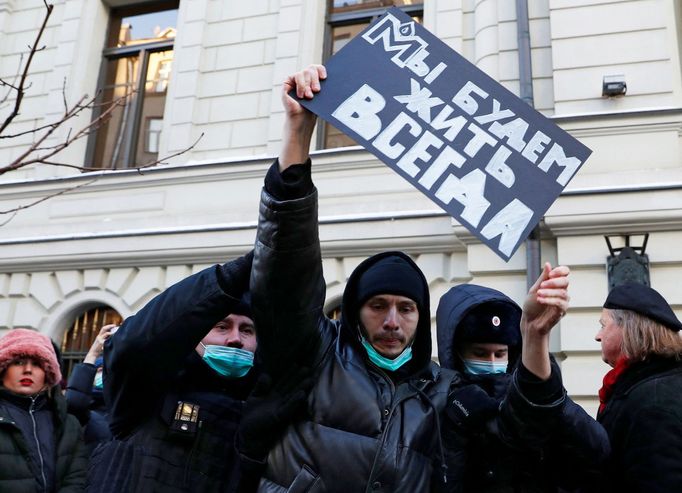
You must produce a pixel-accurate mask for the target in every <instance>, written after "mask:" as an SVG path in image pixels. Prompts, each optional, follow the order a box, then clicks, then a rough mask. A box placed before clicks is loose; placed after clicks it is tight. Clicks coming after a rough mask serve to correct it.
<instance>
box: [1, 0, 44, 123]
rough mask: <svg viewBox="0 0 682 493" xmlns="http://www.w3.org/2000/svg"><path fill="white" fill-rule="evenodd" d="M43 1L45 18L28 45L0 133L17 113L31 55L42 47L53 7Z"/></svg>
mask: <svg viewBox="0 0 682 493" xmlns="http://www.w3.org/2000/svg"><path fill="white" fill-rule="evenodd" d="M43 3H44V4H45V8H46V9H47V11H46V13H45V18H44V19H43V24H42V25H41V26H40V30H39V31H38V35H37V36H36V39H35V41H34V43H33V45H32V46H31V47H30V48H31V51H30V53H29V55H28V59H27V60H26V65H24V71H23V72H22V74H21V79H20V80H19V85H18V86H17V87H14V89H15V91H16V93H17V97H16V99H15V100H14V109H13V110H12V112H11V113H10V114H9V115H8V116H7V118H5V121H4V122H3V123H2V125H0V134H1V133H2V132H3V131H4V130H5V129H6V128H7V126H8V125H9V124H10V123H12V120H14V118H15V117H16V116H17V115H18V114H19V108H20V107H21V101H22V100H23V99H24V92H25V90H26V89H25V87H24V85H25V84H26V77H28V70H29V68H30V67H31V62H32V61H33V57H34V56H35V54H36V53H37V52H38V51H41V50H42V49H44V47H43V48H38V44H39V43H40V38H42V36H43V33H44V32H45V26H46V25H47V21H48V19H49V18H50V15H52V10H53V9H54V5H51V4H48V3H47V1H45V0H43Z"/></svg>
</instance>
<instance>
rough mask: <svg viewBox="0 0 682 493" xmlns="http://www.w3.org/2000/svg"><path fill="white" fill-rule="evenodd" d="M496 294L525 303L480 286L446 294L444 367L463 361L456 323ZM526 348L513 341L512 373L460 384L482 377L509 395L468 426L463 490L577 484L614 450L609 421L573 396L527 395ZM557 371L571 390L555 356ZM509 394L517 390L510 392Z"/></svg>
mask: <svg viewBox="0 0 682 493" xmlns="http://www.w3.org/2000/svg"><path fill="white" fill-rule="evenodd" d="M491 301H496V302H503V303H505V304H509V305H510V306H513V307H516V309H518V310H519V312H520V310H521V309H520V308H519V307H518V305H516V303H514V302H513V301H512V300H511V299H510V298H509V297H507V296H505V295H504V294H503V293H501V292H499V291H496V290H493V289H490V288H485V287H482V286H476V285H462V286H458V287H457V290H456V291H450V292H448V293H446V294H445V295H443V297H442V298H441V300H440V303H439V306H438V311H437V315H436V326H437V334H438V357H439V360H440V363H441V365H442V366H443V367H445V368H454V369H459V368H460V367H461V362H460V361H459V360H458V358H457V357H456V356H455V350H454V348H455V338H456V329H457V326H458V325H459V323H460V322H461V320H462V319H463V318H464V317H465V316H466V315H467V313H469V312H470V311H471V310H472V309H473V308H475V307H477V306H479V305H480V304H482V303H487V302H491ZM492 315H495V314H493V313H491V316H492ZM515 329H516V330H517V331H518V330H519V328H518V327H515ZM517 336H518V337H516V338H515V339H516V340H518V341H521V337H520V333H519V334H517ZM520 355H521V346H520V344H518V345H516V346H511V347H509V367H508V370H507V374H497V375H495V374H491V375H470V374H463V376H462V381H461V382H460V384H461V385H467V384H476V385H478V386H479V387H481V388H483V389H484V390H485V391H486V393H487V394H488V395H489V396H490V397H492V398H493V399H495V400H496V401H497V402H498V403H503V405H502V409H501V411H500V412H499V413H498V414H497V415H496V416H495V417H493V418H491V419H489V420H488V421H486V422H485V423H481V424H477V426H476V427H474V428H473V429H467V430H462V434H464V435H465V437H464V441H463V445H464V446H465V447H466V468H465V469H464V478H463V486H462V489H461V491H463V492H464V493H470V492H476V493H484V492H485V493H493V492H494V493H498V492H499V493H502V492H504V493H512V492H513V493H517V492H556V491H559V488H566V489H573V488H576V487H577V486H578V485H580V484H581V482H584V481H588V482H589V481H592V480H593V479H594V474H595V471H596V469H597V467H598V466H599V464H602V463H603V462H604V461H605V460H606V458H607V457H608V453H609V443H608V438H607V436H606V433H605V431H604V429H603V428H602V427H601V425H599V424H598V423H597V422H596V421H595V420H594V419H592V418H591V417H590V416H589V415H588V414H587V413H586V412H585V411H584V410H583V409H582V408H581V407H580V406H578V405H577V404H575V403H574V402H573V401H572V400H571V399H570V398H568V397H564V398H562V399H558V400H556V402H554V403H547V404H546V405H545V406H538V405H533V404H532V403H530V402H524V399H523V397H522V395H523V392H520V391H519V388H520V384H519V375H518V372H519V370H517V371H516V372H514V370H515V368H517V362H518V360H519V359H520ZM526 373H529V372H527V371H526ZM552 373H553V377H554V378H556V381H557V385H558V387H559V389H560V390H559V395H561V396H565V391H563V389H562V388H561V380H560V370H559V367H558V365H557V364H556V363H555V362H554V360H552ZM510 394H516V397H512V398H511V400H510V398H509V395H510ZM514 403H515V404H514ZM510 404H514V405H510ZM531 413H533V414H531ZM453 491H460V490H457V489H454V490H453Z"/></svg>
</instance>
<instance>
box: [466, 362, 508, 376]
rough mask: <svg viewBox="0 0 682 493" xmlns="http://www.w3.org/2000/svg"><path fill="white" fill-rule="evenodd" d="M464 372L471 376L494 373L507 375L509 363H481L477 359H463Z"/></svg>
mask: <svg viewBox="0 0 682 493" xmlns="http://www.w3.org/2000/svg"><path fill="white" fill-rule="evenodd" d="M462 361H463V362H464V371H465V372H466V373H469V374H470V375H489V374H492V373H507V366H508V365H509V362H508V361H481V360H477V359H463V360H462Z"/></svg>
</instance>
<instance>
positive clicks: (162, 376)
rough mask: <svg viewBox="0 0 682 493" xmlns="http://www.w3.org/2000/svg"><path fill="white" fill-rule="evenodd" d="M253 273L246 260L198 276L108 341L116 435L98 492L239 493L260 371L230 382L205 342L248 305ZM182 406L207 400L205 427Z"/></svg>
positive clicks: (93, 476)
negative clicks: (182, 415)
mask: <svg viewBox="0 0 682 493" xmlns="http://www.w3.org/2000/svg"><path fill="white" fill-rule="evenodd" d="M249 271H250V262H247V261H245V259H244V258H241V259H238V260H236V261H233V262H229V263H227V264H225V265H223V266H214V267H210V268H208V269H205V270H203V271H201V272H199V273H197V274H195V275H193V276H190V277H188V278H187V279H184V280H183V281H180V282H179V283H177V284H175V285H174V286H171V287H170V288H168V289H167V290H166V291H164V292H163V293H161V294H160V295H158V296H157V297H156V298H154V299H153V300H152V301H151V302H149V303H148V304H147V305H146V306H145V307H144V308H143V309H142V310H140V311H139V312H138V313H137V314H136V315H135V316H134V317H130V318H128V319H126V321H125V322H124V324H123V325H121V327H120V328H119V330H118V331H117V332H116V333H115V334H114V335H113V336H112V337H111V338H109V340H108V341H107V342H106V344H105V347H104V356H105V357H104V362H105V363H104V367H105V368H104V371H105V376H104V394H105V398H106V400H107V404H108V406H109V409H110V423H111V430H112V432H113V434H114V437H115V439H114V440H113V441H111V442H106V443H104V444H102V445H100V446H99V447H98V448H97V449H96V450H95V452H94V454H93V457H92V459H91V467H90V472H89V475H88V488H89V491H93V492H104V491H106V492H112V493H113V492H155V491H159V492H161V491H163V492H190V491H191V492H194V491H201V492H221V493H225V492H230V491H233V488H235V486H236V484H237V481H238V468H239V461H238V456H237V453H236V450H235V448H234V435H235V433H236V430H237V426H238V424H239V421H240V419H241V414H242V409H243V403H244V400H245V399H246V397H247V396H248V393H249V392H250V390H251V388H252V386H253V383H254V379H255V378H256V375H255V374H256V371H255V370H252V371H251V372H249V373H248V374H247V375H246V376H245V377H243V378H240V379H226V378H222V377H220V376H219V375H218V374H217V373H215V372H214V371H213V370H212V369H211V368H210V367H209V366H208V365H207V364H205V363H204V361H203V360H202V359H201V358H200V357H199V355H198V354H197V353H196V351H195V347H196V346H197V344H198V343H199V341H200V340H201V339H202V338H203V337H204V336H205V335H206V334H207V333H208V331H209V330H210V329H211V328H212V327H213V326H214V325H215V324H216V323H217V322H219V321H220V320H222V319H223V318H225V317H226V316H227V315H228V314H230V313H231V312H232V311H233V310H234V308H235V306H237V305H238V304H239V303H240V301H239V297H240V296H241V294H242V293H243V292H244V290H245V289H246V288H247V287H248V278H249ZM180 402H182V403H185V405H186V406H192V405H193V406H196V405H198V406H199V407H198V416H197V423H196V424H197V427H196V430H192V429H191V427H187V429H186V430H183V429H182V428H180V426H182V422H180V421H174V418H175V416H176V411H177V410H178V409H179V403H180ZM186 409H188V408H186ZM195 409H196V408H195ZM174 423H175V425H177V427H176V426H174Z"/></svg>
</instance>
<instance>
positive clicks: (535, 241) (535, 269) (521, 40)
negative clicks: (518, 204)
mask: <svg viewBox="0 0 682 493" xmlns="http://www.w3.org/2000/svg"><path fill="white" fill-rule="evenodd" d="M516 40H517V44H518V50H519V97H521V99H522V100H523V101H525V102H526V103H528V104H529V105H530V106H531V107H535V103H534V101H533V69H532V67H531V63H530V27H529V22H528V0H516ZM540 262H541V257H540V226H539V225H538V226H535V228H533V231H531V233H530V235H529V236H528V239H527V240H526V285H527V287H528V288H530V287H531V286H532V285H533V283H534V282H535V280H536V279H537V278H538V277H539V276H540V270H541V269H540Z"/></svg>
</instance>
